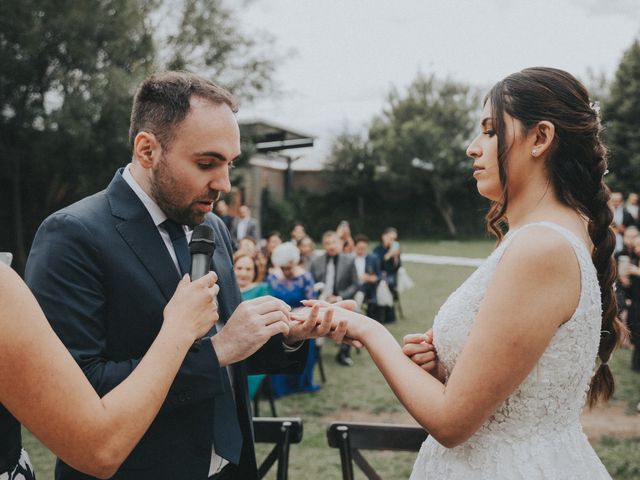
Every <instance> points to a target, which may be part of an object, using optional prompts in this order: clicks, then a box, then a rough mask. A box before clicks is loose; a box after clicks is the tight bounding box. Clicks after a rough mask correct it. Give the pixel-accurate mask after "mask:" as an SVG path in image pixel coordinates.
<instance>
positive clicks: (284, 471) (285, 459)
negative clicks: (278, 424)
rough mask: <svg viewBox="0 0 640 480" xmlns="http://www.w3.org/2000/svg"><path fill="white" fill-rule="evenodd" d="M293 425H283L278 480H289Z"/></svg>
mask: <svg viewBox="0 0 640 480" xmlns="http://www.w3.org/2000/svg"><path fill="white" fill-rule="evenodd" d="M290 428H291V423H290V422H284V423H283V424H282V440H281V442H282V445H281V447H280V453H279V455H278V472H277V477H276V478H277V480H287V479H288V476H289V433H290Z"/></svg>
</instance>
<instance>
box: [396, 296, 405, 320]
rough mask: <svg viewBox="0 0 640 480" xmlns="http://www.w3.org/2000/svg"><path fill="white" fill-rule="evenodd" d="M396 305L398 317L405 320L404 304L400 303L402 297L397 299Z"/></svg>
mask: <svg viewBox="0 0 640 480" xmlns="http://www.w3.org/2000/svg"><path fill="white" fill-rule="evenodd" d="M395 303H396V305H397V306H398V315H399V317H400V318H402V319H403V320H404V312H403V311H402V303H400V296H398V297H397V298H396V302H395Z"/></svg>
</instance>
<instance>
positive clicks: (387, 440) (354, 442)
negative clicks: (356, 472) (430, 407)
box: [327, 422, 429, 480]
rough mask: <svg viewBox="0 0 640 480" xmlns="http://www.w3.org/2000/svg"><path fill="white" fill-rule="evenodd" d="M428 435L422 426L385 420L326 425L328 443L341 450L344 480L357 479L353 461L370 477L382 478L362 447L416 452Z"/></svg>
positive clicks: (376, 479) (370, 479) (374, 478)
mask: <svg viewBox="0 0 640 480" xmlns="http://www.w3.org/2000/svg"><path fill="white" fill-rule="evenodd" d="M428 435H429V434H428V433H427V432H426V431H425V430H424V429H423V428H421V427H414V426H409V425H392V424H384V423H352V422H333V423H331V424H330V425H329V427H328V428H327V440H328V442H329V446H330V447H332V448H338V449H339V450H340V463H341V465H342V479H343V480H353V479H354V476H353V462H355V463H356V465H358V467H360V470H362V472H363V473H364V474H365V475H366V477H367V478H368V479H369V480H382V477H380V475H378V473H377V472H376V471H375V470H374V469H373V467H372V466H371V465H370V464H369V462H367V460H366V459H365V458H364V457H363V456H362V454H361V453H360V450H396V451H397V450H404V451H409V452H417V451H418V450H420V446H421V445H422V442H424V441H425V439H426V438H427V436H428Z"/></svg>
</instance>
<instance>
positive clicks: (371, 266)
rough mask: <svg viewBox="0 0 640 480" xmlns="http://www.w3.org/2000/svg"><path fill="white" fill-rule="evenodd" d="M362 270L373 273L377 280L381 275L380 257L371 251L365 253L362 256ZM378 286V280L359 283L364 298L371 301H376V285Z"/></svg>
mask: <svg viewBox="0 0 640 480" xmlns="http://www.w3.org/2000/svg"><path fill="white" fill-rule="evenodd" d="M364 271H365V273H368V274H369V275H375V276H376V277H378V280H380V275H381V271H380V259H379V258H378V257H377V256H376V255H374V254H373V253H367V255H366V256H365V258H364ZM377 286H378V282H376V283H368V282H367V283H363V284H362V285H360V290H362V292H363V293H364V295H365V298H366V299H367V301H369V302H371V303H377V302H376V287H377Z"/></svg>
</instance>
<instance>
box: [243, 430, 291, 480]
mask: <svg viewBox="0 0 640 480" xmlns="http://www.w3.org/2000/svg"><path fill="white" fill-rule="evenodd" d="M253 431H254V435H255V441H256V443H274V444H275V446H274V447H273V449H272V450H271V452H270V453H269V454H268V455H267V457H266V458H265V459H264V461H263V462H262V464H261V465H260V467H259V468H258V479H261V478H264V476H265V475H266V474H267V472H268V471H269V469H270V468H271V466H272V465H273V464H274V463H275V462H276V460H277V461H278V472H277V476H276V479H277V480H287V478H288V475H289V446H290V445H291V444H292V443H300V442H301V441H302V419H301V418H299V417H277V418H265V417H255V418H254V419H253Z"/></svg>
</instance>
